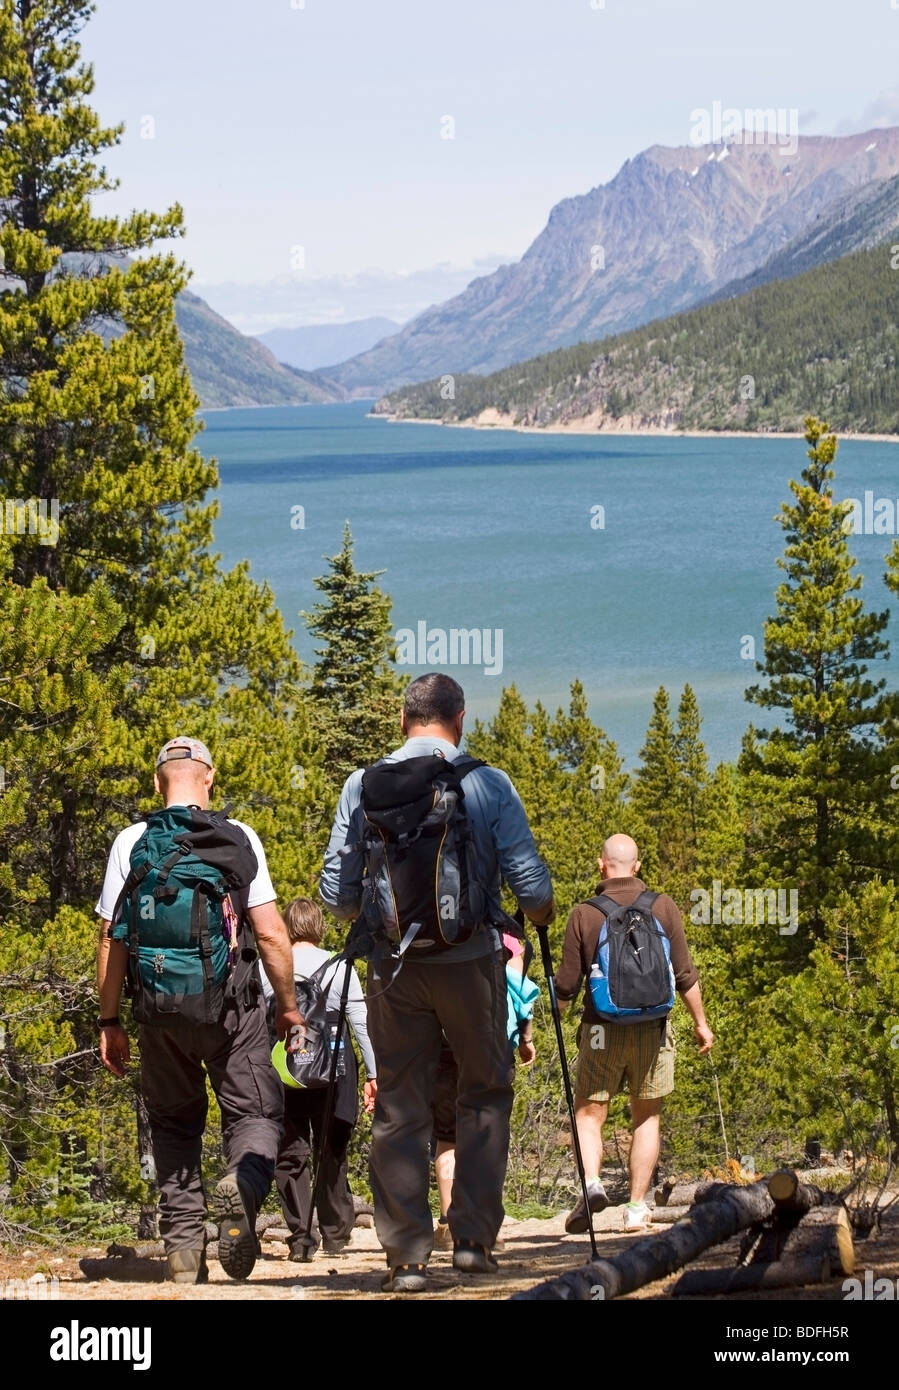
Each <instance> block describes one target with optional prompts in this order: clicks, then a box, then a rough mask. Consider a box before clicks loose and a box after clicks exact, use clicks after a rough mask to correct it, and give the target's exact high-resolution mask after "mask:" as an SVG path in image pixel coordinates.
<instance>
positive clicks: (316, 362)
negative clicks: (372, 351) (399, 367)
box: [256, 318, 401, 372]
mask: <svg viewBox="0 0 899 1390" xmlns="http://www.w3.org/2000/svg"><path fill="white" fill-rule="evenodd" d="M400 327H401V324H399V323H397V322H396V320H395V319H385V318H368V319H356V320H355V322H353V323H316V324H310V325H309V326H308V327H307V328H273V329H271V330H270V331H269V332H268V333H258V334H257V335H256V336H257V338H258V341H259V342H260V343H264V345H265V346H266V347H267V348H269V349H270V350H271V351H272V352H273V353H274V354H275V356H276V357H277V359H278V361H279V362H288V363H289V364H290V365H291V366H292V367H300V368H302V369H303V370H304V371H307V372H314V371H316V370H317V369H318V368H320V367H327V366H328V364H329V363H331V362H343V361H344V360H345V359H346V358H347V357H355V356H356V355H357V354H358V353H360V352H367V351H368V349H369V348H371V347H374V345H375V343H379V342H380V341H381V339H382V338H387V337H388V336H389V335H390V334H392V333H396V332H397V331H398V329H399V328H400Z"/></svg>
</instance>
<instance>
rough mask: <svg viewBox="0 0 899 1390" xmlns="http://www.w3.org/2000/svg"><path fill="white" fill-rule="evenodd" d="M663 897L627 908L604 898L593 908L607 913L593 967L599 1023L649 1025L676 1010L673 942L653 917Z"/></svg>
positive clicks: (647, 895)
mask: <svg viewBox="0 0 899 1390" xmlns="http://www.w3.org/2000/svg"><path fill="white" fill-rule="evenodd" d="M658 896H659V895H658V893H651V892H648V891H647V892H644V893H641V894H640V896H639V898H637V899H636V900H635V901H634V902H632V903H630V904H629V905H628V906H627V907H624V906H622V904H621V903H616V902H615V899H614V898H610V897H609V896H608V895H607V894H605V893H601V894H600V895H599V897H596V898H590V899H589V903H590V906H591V907H596V908H598V909H599V911H600V912H602V913H603V914H604V917H605V921H604V922H603V924H602V926H601V928H600V931H599V940H598V942H597V945H596V954H595V956H594V958H593V964H592V966H591V967H590V979H589V988H590V998H591V1001H592V1003H593V1008H594V1009H595V1010H596V1012H597V1013H598V1014H599V1016H600V1018H604V1019H608V1020H609V1021H610V1022H613V1023H645V1022H648V1021H650V1020H652V1019H662V1018H667V1017H668V1014H670V1012H671V1010H672V1009H673V1008H674V971H673V969H672V968H671V943H670V942H669V940H668V936H667V934H666V932H665V929H664V927H663V926H662V924H661V922H659V920H658V918H657V917H654V916H653V911H652V908H653V904H654V903H655V900H656V898H657V897H658Z"/></svg>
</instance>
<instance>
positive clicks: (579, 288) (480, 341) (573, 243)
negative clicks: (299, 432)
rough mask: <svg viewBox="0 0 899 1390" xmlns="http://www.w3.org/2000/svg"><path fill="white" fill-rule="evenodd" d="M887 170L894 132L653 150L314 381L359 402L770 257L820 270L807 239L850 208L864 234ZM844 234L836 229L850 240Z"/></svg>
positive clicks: (543, 346) (578, 335)
mask: <svg viewBox="0 0 899 1390" xmlns="http://www.w3.org/2000/svg"><path fill="white" fill-rule="evenodd" d="M897 174H899V129H896V128H890V129H878V130H872V131H869V132H867V133H865V134H857V135H848V136H842V137H827V136H804V137H801V138H800V140H799V146H798V150H797V151H796V152H795V153H794V154H787V153H784V151H783V149H782V147H780V146H777V145H775V144H750V143H746V144H738V143H733V144H718V145H710V146H704V147H701V148H695V147H692V146H687V147H682V148H677V149H670V148H667V147H664V146H659V145H655V146H653V147H652V148H650V149H648V150H646V151H644V152H643V153H642V154H639V155H637V156H636V157H635V158H634V159H630V160H628V161H627V162H626V163H625V164H624V165H623V167H622V168H621V169H620V170H619V172H618V173H617V174H616V175H615V177H614V178H613V179H612V180H611V181H610V182H609V183H608V184H604V185H602V186H600V187H598V188H594V189H592V190H591V191H590V192H589V193H586V194H583V195H581V196H579V197H574V198H568V199H565V200H564V201H563V202H561V203H559V204H558V205H557V206H556V207H555V208H553V210H552V212H551V213H550V216H549V220H548V222H547V225H546V227H545V228H544V230H543V231H542V232H541V233H540V235H539V236H538V237H537V239H536V240H535V241H534V242H533V244H532V245H531V246H530V248H529V249H528V251H527V252H526V253H525V255H524V256H523V257H522V259H521V260H520V261H518V262H517V263H516V264H513V265H506V266H501V267H500V268H499V269H498V270H496V271H495V272H493V273H492V274H490V275H486V276H482V277H480V278H478V279H476V280H474V281H473V282H472V283H471V284H470V285H469V286H468V288H467V289H466V290H464V291H463V293H462V294H459V295H457V296H455V298H453V299H450V300H448V301H447V302H446V303H443V304H440V305H437V306H436V307H434V308H431V309H426V310H425V311H424V312H423V313H421V314H419V315H418V316H417V317H416V318H414V319H413V320H412V321H411V322H410V323H408V324H407V325H406V326H405V327H404V328H402V329H401V330H400V331H399V332H398V333H395V334H393V335H392V336H391V337H388V338H386V339H384V340H383V341H382V342H381V343H379V344H377V345H376V346H374V347H372V348H370V349H369V350H368V351H366V352H363V353H361V354H358V355H356V356H354V357H351V358H350V359H349V360H348V361H345V362H343V363H340V364H339V365H338V366H335V367H329V369H328V373H327V375H328V378H329V380H331V381H333V382H335V383H337V384H338V385H339V386H340V387H342V388H343V389H344V390H346V391H347V392H348V393H349V394H351V395H355V396H363V395H372V394H374V395H381V394H383V392H384V391H389V390H392V389H393V388H395V387H397V386H401V385H405V384H408V383H413V382H416V381H422V380H423V379H425V378H431V377H441V376H445V375H456V374H460V373H466V372H476V373H488V372H492V371H495V370H497V369H500V368H503V367H505V366H508V365H509V364H511V363H513V362H517V361H521V360H523V359H529V358H532V357H533V356H534V354H535V353H545V352H548V351H551V350H552V349H553V348H558V347H563V346H569V345H573V344H576V343H583V342H588V341H591V340H592V341H595V340H596V339H598V338H601V337H605V336H607V335H609V334H614V333H619V332H621V331H622V330H626V329H629V328H633V327H637V326H639V325H640V324H644V323H647V322H650V321H651V320H654V319H657V318H659V317H663V316H667V315H670V314H672V313H676V312H678V311H679V310H682V309H686V308H689V307H691V306H693V305H695V304H698V303H700V302H702V301H704V300H707V299H709V298H710V297H711V296H714V295H715V294H716V293H717V292H718V291H725V292H727V293H733V292H734V291H733V289H732V288H731V287H732V286H733V285H734V282H737V281H743V282H744V287H750V286H751V277H753V276H754V275H755V273H756V272H757V271H759V270H760V268H761V267H763V266H765V265H766V264H767V263H770V262H771V261H772V258H775V257H777V256H778V255H780V254H781V253H784V252H786V253H787V254H788V257H792V263H790V262H789V260H788V262H785V263H784V269H783V271H782V272H781V273H787V274H789V273H796V271H797V270H801V269H803V268H805V267H807V266H808V265H809V264H818V263H820V260H821V259H822V258H821V255H820V248H819V246H818V244H817V243H818V242H819V241H820V239H821V237H822V236H823V237H825V238H827V237H831V236H832V235H833V236H836V235H837V234H838V231H839V228H840V226H843V227H844V229H846V228H847V226H848V224H850V223H851V222H852V218H853V216H854V209H856V208H858V209H861V207H862V206H863V205H866V206H867V210H868V211H867V214H864V215H869V216H870V218H871V221H872V228H874V227H876V226H879V225H881V224H880V223H879V222H878V219H879V217H880V215H881V214H880V212H879V211H878V206H877V200H876V191H877V190H876V187H875V186H876V185H877V184H878V183H882V182H883V181H885V180H890V179H893V178H894V177H895V176H896V175H897ZM860 215H862V214H861V213H860ZM857 231H858V229H857V228H855V229H853V228H851V227H850V228H849V231H848V234H849V241H850V242H852V243H853V244H855V243H854V241H853V239H854V238H855V236H856V234H857ZM873 234H874V232H873V231H872V235H873ZM833 245H834V249H835V253H836V254H840V250H839V248H837V246H836V242H834V243H833ZM791 264H792V268H791ZM726 287H727V288H726Z"/></svg>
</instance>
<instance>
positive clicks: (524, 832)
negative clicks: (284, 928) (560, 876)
mask: <svg viewBox="0 0 899 1390" xmlns="http://www.w3.org/2000/svg"><path fill="white" fill-rule="evenodd" d="M435 749H436V750H439V751H440V752H441V753H443V754H444V756H445V757H447V758H448V759H450V760H451V761H454V760H455V759H456V758H458V757H460V756H461V755H460V751H459V749H458V748H457V747H456V746H455V744H452V743H449V742H447V740H446V739H441V738H436V739H435V738H426V737H421V736H417V737H415V738H409V739H407V740H406V742H405V743H404V744H403V746H402V748H398V749H396V751H395V752H393V753H390V754H389V755H388V757H389V760H390V761H391V762H395V761H399V760H400V759H402V758H420V757H424V756H426V755H427V754H428V753H433V752H434V751H435ZM465 809H466V811H467V813H468V820H469V824H470V826H471V831H472V838H473V840H474V844H475V849H476V853H477V858H478V863H477V866H476V872H477V877H478V879H479V881H480V882H481V883H482V884H483V886H484V888H485V890H486V892H487V896H488V899H489V901H490V904H491V907H494V908H499V907H500V903H501V898H500V894H501V886H502V882H503V881H505V882H506V884H507V885H508V887H509V888H510V889H511V891H512V893H513V894H514V895H515V898H516V899H517V901H518V903H519V905H520V906H521V908H522V909H523V910H524V911H525V912H526V913H527V914H528V916H529V917H530V918H531V919H532V920H533V921H535V922H538V923H543V922H546V921H548V920H549V919H550V917H551V915H552V897H553V890H552V882H551V880H550V876H549V870H548V869H547V867H546V865H545V864H544V862H543V860H542V859H541V858H540V856H539V854H538V853H537V846H536V845H535V844H534V837H533V835H532V834H531V831H530V827H529V826H528V822H527V816H526V815H525V811H524V807H523V806H522V804H521V798H520V796H519V795H518V793H517V791H516V790H515V788H514V787H513V785H512V783H511V781H510V780H509V778H508V777H507V776H506V774H505V773H504V772H501V771H500V770H499V768H496V767H479V768H475V769H474V771H472V772H470V773H469V774H468V776H467V777H466V779H465ZM363 826H364V816H363V812H362V769H360V770H359V771H358V772H353V773H351V774H350V776H349V777H348V778H347V780H346V782H345V783H344V786H343V791H342V792H341V793H340V800H339V801H338V803H337V812H336V815H335V817H334V825H333V827H332V830H331V838H330V841H329V842H328V848H327V850H326V852H325V862H324V868H323V869H322V875H321V880H320V885H319V887H320V892H321V896H322V899H323V901H324V902H325V903H327V905H328V907H330V909H331V911H332V912H333V913H334V914H335V915H336V916H337V917H341V918H344V919H350V918H353V917H356V916H357V915H358V913H359V910H360V908H361V906H362V879H363V877H364V874H365V856H364V854H363V853H362V852H361V851H357V852H355V853H352V854H347V855H341V854H340V850H341V849H343V847H344V846H345V845H347V844H353V843H356V842H358V841H361V840H363V839H364V838H365V832H364V828H363ZM498 944H499V943H498V937H497V935H496V933H494V932H477V933H475V935H474V936H473V937H472V938H471V939H470V941H467V942H465V943H464V944H463V945H461V946H456V947H454V948H453V950H452V951H449V952H445V953H442V954H435V955H434V956H433V957H429V962H428V963H429V964H430V963H434V964H443V963H445V962H449V961H455V962H458V961H462V960H469V959H474V958H475V957H477V956H480V955H484V954H486V953H487V951H490V950H493V949H494V948H495V947H496V946H497V945H498Z"/></svg>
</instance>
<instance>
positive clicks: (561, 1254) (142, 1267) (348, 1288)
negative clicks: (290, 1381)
mask: <svg viewBox="0 0 899 1390" xmlns="http://www.w3.org/2000/svg"><path fill="white" fill-rule="evenodd" d="M621 1223H622V1212H621V1208H619V1207H610V1208H609V1209H608V1210H607V1211H605V1212H603V1213H602V1214H601V1216H600V1217H599V1218H597V1227H601V1229H599V1230H598V1234H597V1242H598V1244H599V1246H600V1251H601V1254H603V1255H614V1254H616V1253H617V1252H618V1251H620V1250H623V1249H625V1248H626V1246H627V1245H628V1244H629V1243H630V1241H631V1240H632V1239H633V1237H628V1236H625V1235H624V1234H623V1233H622V1230H621ZM661 1230H664V1228H661ZM502 1241H503V1246H504V1248H502V1249H500V1250H498V1251H497V1259H498V1260H499V1266H500V1267H499V1271H498V1273H497V1274H494V1275H467V1274H460V1273H459V1272H458V1271H457V1270H454V1269H453V1267H452V1254H451V1252H444V1251H438V1250H435V1252H434V1254H433V1256H432V1260H431V1265H430V1269H429V1280H428V1289H427V1291H426V1292H425V1293H423V1294H418V1295H416V1296H415V1301H427V1300H453V1301H455V1300H460V1299H478V1300H485V1299H506V1298H509V1297H510V1295H511V1294H513V1293H516V1292H518V1291H520V1290H524V1289H529V1288H531V1287H533V1285H534V1284H536V1283H539V1282H540V1281H541V1280H543V1279H548V1278H552V1277H553V1276H554V1275H557V1274H561V1273H563V1272H564V1271H565V1270H568V1269H573V1268H575V1267H577V1266H578V1265H580V1264H583V1263H585V1262H586V1261H587V1260H588V1259H589V1255H590V1246H589V1242H588V1240H587V1238H586V1237H585V1236H583V1237H582V1236H577V1237H573V1236H566V1235H565V1232H564V1216H562V1215H560V1216H556V1217H554V1218H552V1219H551V1220H548V1221H542V1220H529V1221H513V1220H507V1221H506V1223H505V1225H504V1226H503V1229H502ZM738 1245H739V1238H735V1239H734V1240H732V1241H730V1242H728V1244H727V1245H724V1246H718V1247H716V1248H715V1249H713V1250H709V1251H706V1252H705V1254H704V1255H703V1256H701V1257H700V1259H698V1260H695V1261H694V1262H693V1264H692V1265H691V1268H697V1267H706V1268H708V1267H712V1266H721V1265H725V1264H729V1263H736V1252H737V1248H738ZM856 1256H857V1261H858V1271H863V1270H865V1269H872V1270H873V1271H874V1273H875V1277H881V1276H887V1277H889V1278H891V1279H893V1280H895V1279H897V1278H899V1212H897V1211H895V1210H894V1211H891V1212H889V1213H887V1216H886V1218H885V1220H884V1229H883V1233H882V1235H881V1236H880V1237H879V1238H872V1239H870V1240H867V1241H860V1242H858V1243H857V1246H856ZM385 1269H386V1267H385V1262H384V1254H383V1251H382V1250H381V1248H380V1246H379V1245H378V1241H377V1237H376V1235H375V1232H374V1231H373V1230H371V1229H366V1228H363V1227H357V1228H356V1229H355V1230H354V1232H353V1238H352V1241H351V1243H350V1245H349V1246H348V1248H347V1250H346V1251H345V1252H344V1253H343V1254H341V1255H323V1254H321V1253H319V1254H317V1255H316V1256H315V1258H314V1259H313V1260H312V1261H311V1263H309V1264H295V1263H293V1262H292V1261H289V1260H288V1259H287V1247H286V1245H283V1244H280V1243H278V1242H274V1241H273V1242H269V1243H266V1244H264V1245H263V1254H262V1256H261V1258H260V1259H259V1260H257V1262H256V1267H255V1269H254V1270H253V1273H252V1275H251V1277H250V1279H249V1280H247V1282H246V1283H235V1282H234V1281H233V1280H231V1279H229V1278H228V1276H227V1275H226V1274H225V1273H224V1271H223V1269H222V1267H221V1265H220V1264H218V1262H217V1261H215V1260H213V1261H211V1262H210V1280H209V1283H208V1284H205V1285H199V1286H195V1285H178V1284H171V1283H167V1282H165V1281H164V1279H163V1272H164V1261H163V1260H161V1259H158V1258H154V1259H133V1258H127V1257H126V1258H115V1259H110V1258H107V1257H106V1250H105V1247H101V1246H94V1247H90V1248H88V1247H81V1248H78V1249H68V1250H66V1251H65V1252H52V1251H51V1252H38V1251H36V1250H35V1251H30V1252H28V1253H25V1252H23V1253H22V1254H20V1255H17V1256H14V1257H13V1256H6V1257H3V1256H0V1279H6V1280H9V1279H18V1280H22V1279H28V1278H29V1277H30V1276H31V1275H33V1274H35V1273H36V1272H38V1271H40V1272H42V1273H43V1274H44V1275H45V1277H46V1278H47V1279H48V1280H52V1279H54V1278H55V1279H57V1280H58V1281H59V1283H58V1297H59V1298H60V1299H77V1300H91V1299H122V1300H133V1299H145V1300H149V1301H163V1302H191V1301H193V1300H200V1301H203V1302H206V1301H210V1300H221V1299H231V1300H240V1301H245V1300H247V1299H251V1300H257V1299H264V1298H282V1299H283V1298H292V1299H302V1300H316V1299H328V1300H341V1299H355V1300H358V1299H373V1298H378V1299H384V1298H391V1297H404V1296H403V1295H385V1294H382V1293H381V1292H380V1283H381V1280H382V1278H383V1277H384V1274H385ZM676 1278H677V1276H676V1275H672V1276H670V1277H669V1278H667V1279H665V1280H660V1281H659V1282H657V1283H655V1284H651V1285H648V1286H647V1287H646V1288H645V1289H641V1290H640V1291H639V1292H638V1293H636V1294H633V1295H631V1297H633V1298H644V1299H662V1298H667V1297H668V1296H669V1294H670V1290H671V1288H672V1286H673V1284H674V1283H675V1281H676ZM841 1283H842V1281H841V1280H840V1279H834V1280H832V1281H831V1282H830V1283H829V1284H827V1285H822V1286H817V1287H808V1288H803V1289H795V1290H793V1289H790V1290H784V1291H781V1290H778V1291H768V1292H766V1293H759V1294H756V1295H746V1294H743V1295H742V1296H741V1297H743V1298H746V1297H747V1296H748V1297H755V1298H759V1299H770V1300H774V1301H783V1300H785V1299H787V1300H791V1299H803V1300H808V1299H811V1300H816V1301H818V1300H842V1298H843V1296H844V1295H843V1290H842V1287H841ZM405 1298H406V1299H407V1300H408V1298H409V1296H408V1295H405Z"/></svg>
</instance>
